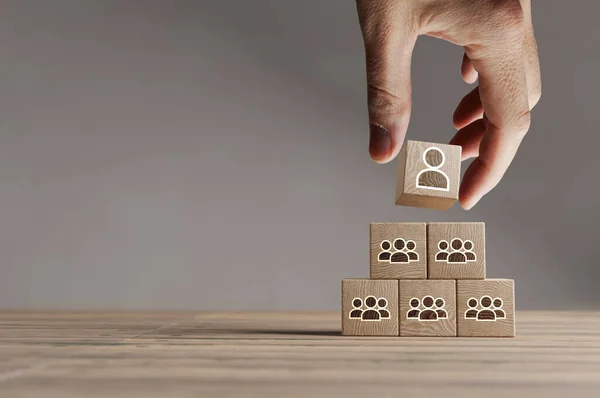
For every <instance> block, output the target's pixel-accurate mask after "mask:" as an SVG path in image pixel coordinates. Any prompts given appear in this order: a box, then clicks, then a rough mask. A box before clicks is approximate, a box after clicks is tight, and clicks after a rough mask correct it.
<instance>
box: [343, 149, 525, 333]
mask: <svg viewBox="0 0 600 398" xmlns="http://www.w3.org/2000/svg"><path fill="white" fill-rule="evenodd" d="M415 144H416V147H419V148H421V152H423V151H425V152H427V150H428V149H429V148H431V147H432V146H433V145H435V148H436V149H437V148H440V147H448V146H443V145H439V144H428V143H414V142H411V141H408V142H407V144H405V147H404V148H403V150H402V152H404V154H402V152H401V155H400V171H401V172H404V170H407V169H409V167H406V166H405V165H406V163H407V162H410V157H409V158H408V161H407V156H406V152H407V151H408V152H410V150H411V149H414V148H415ZM459 148H460V147H459ZM445 149H447V148H445ZM451 149H452V150H454V154H453V156H452V157H451V160H452V161H453V162H454V163H456V162H458V166H454V168H455V170H456V171H457V174H456V173H454V174H452V173H448V174H449V175H450V177H449V178H447V179H446V181H447V187H448V188H450V189H449V191H451V190H452V188H451V185H452V184H454V185H458V178H459V174H460V149H459V150H458V153H456V151H455V149H454V148H451ZM441 150H444V149H441ZM446 152H447V153H449V152H451V151H446ZM416 154H417V155H418V156H419V155H420V154H419V151H416ZM419 158H420V156H419ZM422 159H423V162H424V163H425V164H426V165H427V163H426V157H425V156H424V155H423V157H422ZM446 160H447V159H446ZM403 163H404V165H403ZM412 163H413V164H411V167H410V168H412V169H413V170H412V171H411V173H413V174H415V176H409V177H411V180H412V179H413V178H414V180H413V182H414V181H415V180H416V181H417V184H415V185H419V184H418V182H419V181H418V179H419V177H418V176H416V175H417V174H419V173H420V170H419V165H418V164H417V162H412ZM442 163H443V162H442ZM415 164H416V166H415ZM450 166H452V165H450ZM448 174H446V173H444V175H445V176H447V175H448ZM455 174H456V175H455ZM402 179H403V178H400V177H399V184H398V185H399V191H401V194H400V197H401V198H402V197H403V196H404V199H406V195H405V193H403V192H402V191H405V190H404V188H403V186H405V184H404V182H403V181H401V180H402ZM453 179H456V182H453ZM448 180H449V181H448ZM429 181H436V179H435V178H431V179H430V180H429ZM437 181H438V182H439V181H440V180H437ZM442 182H443V179H442ZM426 183H427V182H426V181H424V184H426ZM414 188H415V187H414V186H413V187H412V192H411V193H410V194H409V197H410V199H408V200H409V201H410V202H411V204H410V205H416V204H417V202H418V203H421V204H422V205H423V201H420V198H419V196H420V195H421V194H424V195H425V196H427V194H428V192H427V190H425V191H424V192H423V193H421V192H419V189H414ZM443 192H448V191H443ZM449 195H452V193H450V194H449ZM457 196H458V189H456V197H457ZM397 200H398V195H397ZM439 200H441V202H440V201H439ZM450 200H451V197H450V198H449V197H448V196H439V192H438V191H434V196H430V197H427V198H426V199H425V202H426V204H424V205H423V206H422V207H432V206H435V204H436V203H437V204H438V205H439V208H447V207H448V206H447V203H448V201H450ZM454 201H456V199H454ZM370 263H371V267H370V279H345V280H343V281H342V334H343V335H346V336H407V337H408V336H440V337H441V336H461V337H478V336H481V337H513V336H514V335H515V302H514V281H513V280H510V279H486V264H485V225H484V224H483V223H402V222H388V223H372V224H371V233H370Z"/></svg>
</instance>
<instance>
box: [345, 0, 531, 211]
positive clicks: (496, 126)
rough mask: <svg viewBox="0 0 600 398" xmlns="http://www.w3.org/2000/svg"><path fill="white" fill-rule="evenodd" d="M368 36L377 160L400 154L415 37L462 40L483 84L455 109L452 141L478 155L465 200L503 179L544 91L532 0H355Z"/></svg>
mask: <svg viewBox="0 0 600 398" xmlns="http://www.w3.org/2000/svg"><path fill="white" fill-rule="evenodd" d="M356 4H357V10H358V16H359V21H360V26H361V30H362V34H363V39H364V43H365V53H366V60H367V88H368V102H369V122H370V135H371V138H370V144H369V152H370V154H371V157H372V158H373V160H374V161H376V162H378V163H387V162H389V161H391V160H392V159H393V158H395V157H396V155H397V154H398V152H400V148H401V146H402V143H403V142H404V137H405V135H406V130H407V127H408V123H409V119H410V110H411V83H410V64H411V55H412V51H413V48H414V45H415V42H416V40H417V36H419V35H422V34H425V35H428V36H432V37H437V38H441V39H444V40H447V41H449V42H451V43H454V44H457V45H459V46H462V47H463V48H464V51H465V55H464V57H463V62H462V68H461V73H462V77H463V80H464V81H465V82H467V83H474V82H475V81H476V80H478V83H479V84H478V86H477V87H476V88H475V89H473V90H472V91H471V92H470V93H469V94H467V95H466V96H465V97H464V98H463V99H462V100H461V101H460V103H459V104H458V107H457V108H456V111H455V112H454V117H453V119H454V120H453V121H454V126H455V127H456V128H457V129H458V132H457V133H456V135H455V136H454V138H453V139H452V140H451V141H450V143H451V144H454V145H460V146H462V148H463V151H462V157H463V160H465V159H469V158H472V157H476V159H475V160H474V161H473V163H472V164H471V165H470V166H469V168H468V169H467V170H466V172H465V175H464V177H463V180H462V183H461V187H460V192H459V199H460V203H461V206H462V207H463V208H464V209H467V210H468V209H470V208H472V207H473V206H474V205H475V204H476V203H477V202H478V201H479V200H480V199H481V198H482V197H483V196H484V195H485V194H487V193H488V192H489V191H490V190H492V189H493V188H494V187H495V186H496V185H497V184H498V183H499V182H500V180H501V179H502V177H503V175H504V173H505V172H506V170H507V168H508V166H509V165H510V163H511V162H512V160H513V158H514V156H515V154H516V151H517V149H518V147H519V145H520V143H521V141H522V140H523V138H524V136H525V134H526V133H527V131H528V130H529V125H530V110H531V109H532V108H533V107H534V106H535V104H536V103H537V102H538V100H539V99H540V96H541V81H540V70H539V60H538V55H537V45H536V41H535V38H534V35H533V27H532V22H531V3H530V0H377V1H374V0H357V1H356Z"/></svg>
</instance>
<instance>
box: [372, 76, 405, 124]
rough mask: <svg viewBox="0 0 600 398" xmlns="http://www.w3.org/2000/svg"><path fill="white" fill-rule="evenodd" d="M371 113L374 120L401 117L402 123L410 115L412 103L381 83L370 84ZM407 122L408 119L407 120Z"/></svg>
mask: <svg viewBox="0 0 600 398" xmlns="http://www.w3.org/2000/svg"><path fill="white" fill-rule="evenodd" d="M368 97H369V115H370V116H371V118H372V119H373V121H384V120H389V119H390V118H391V117H393V118H394V119H400V122H401V123H402V122H403V121H404V120H405V119H406V118H407V117H408V116H409V115H410V103H409V102H408V101H406V100H403V99H401V98H400V97H398V96H397V95H395V94H394V93H392V92H391V91H390V90H386V89H384V88H382V86H380V85H373V84H369V85H368ZM406 123H407V121H406Z"/></svg>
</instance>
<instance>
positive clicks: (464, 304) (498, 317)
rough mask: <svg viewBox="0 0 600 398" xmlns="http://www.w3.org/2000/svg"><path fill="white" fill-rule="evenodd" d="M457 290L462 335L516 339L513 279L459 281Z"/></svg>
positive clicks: (460, 334) (459, 323)
mask: <svg viewBox="0 0 600 398" xmlns="http://www.w3.org/2000/svg"><path fill="white" fill-rule="evenodd" d="M456 291H457V294H456V296H457V301H458V303H457V306H458V310H457V311H458V314H457V316H458V335H459V336H461V337H514V336H515V283H514V281H513V280H512V279H486V280H482V281H473V280H459V281H457V283H456Z"/></svg>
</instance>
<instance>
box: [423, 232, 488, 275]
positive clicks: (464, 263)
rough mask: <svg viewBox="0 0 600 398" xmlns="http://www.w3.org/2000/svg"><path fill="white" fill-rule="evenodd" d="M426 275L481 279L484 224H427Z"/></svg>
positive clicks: (483, 253) (483, 262)
mask: <svg viewBox="0 0 600 398" xmlns="http://www.w3.org/2000/svg"><path fill="white" fill-rule="evenodd" d="M427 247H428V250H427V252H428V255H427V257H428V258H427V268H428V269H427V277H428V278H429V279H484V278H485V224H484V223H481V222H477V223H429V224H427Z"/></svg>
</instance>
